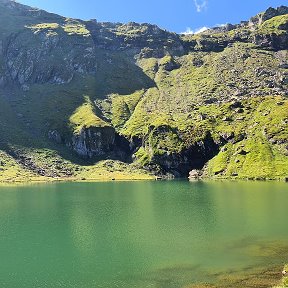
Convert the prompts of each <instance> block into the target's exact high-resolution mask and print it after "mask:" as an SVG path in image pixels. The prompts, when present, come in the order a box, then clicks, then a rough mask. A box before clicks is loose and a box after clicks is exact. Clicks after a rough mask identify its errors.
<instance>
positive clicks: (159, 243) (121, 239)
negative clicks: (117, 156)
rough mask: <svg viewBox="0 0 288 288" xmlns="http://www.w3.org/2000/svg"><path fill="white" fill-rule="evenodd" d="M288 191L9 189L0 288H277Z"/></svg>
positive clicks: (286, 242)
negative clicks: (274, 287)
mask: <svg viewBox="0 0 288 288" xmlns="http://www.w3.org/2000/svg"><path fill="white" fill-rule="evenodd" d="M286 191H288V190H287V184H286V183H277V182H271V183H260V182H195V183H189V182H185V181H170V182H121V183H117V182H113V183H109V182H107V183H61V184H47V185H32V186H17V187H7V186H5V187H0V255H1V259H2V261H0V286H1V287H7V288H10V287H11V288H12V287H13V288H14V287H24V288H25V287H29V288H31V287H32V288H33V287H39V288H42V287H77V288H79V287H80V288H81V287H83V288H88V287H89V288H91V287H105V288H106V287H107V288H108V287H109V288H111V287H112V288H113V287H123V288H124V287H125V288H126V287H127V288H129V287H137V288H142V287H143V288H144V287H145V288H146V287H155V288H169V287H171V288H178V287H179V288H182V287H183V288H184V287H185V288H192V287H194V288H195V287H232V286H233V287H269V286H272V284H274V283H275V281H276V282H277V280H278V279H280V278H281V275H280V273H279V271H281V268H282V266H283V264H284V263H285V262H288V229H285V227H283V225H284V224H285V223H284V220H283V219H286V218H287V216H286V215H287V207H288V197H287V192H286ZM284 226H285V225H284ZM3 259H5V261H4V260H3Z"/></svg>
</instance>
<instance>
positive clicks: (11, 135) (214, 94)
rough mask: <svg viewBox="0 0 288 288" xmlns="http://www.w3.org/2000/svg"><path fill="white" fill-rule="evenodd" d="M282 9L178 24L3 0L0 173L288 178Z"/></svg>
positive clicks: (287, 61) (285, 19)
mask: <svg viewBox="0 0 288 288" xmlns="http://www.w3.org/2000/svg"><path fill="white" fill-rule="evenodd" d="M287 13H288V8H287V7H284V6H283V7H280V8H277V9H273V8H269V9H268V10H267V11H266V12H264V13H260V14H259V15H257V16H255V17H253V18H251V19H250V21H247V22H242V23H241V24H240V25H226V26H225V27H221V28H215V29H210V30H208V31H205V32H204V33H201V34H197V35H177V34H175V33H170V32H167V31H163V30H161V29H160V28H158V27H157V26H155V25H150V24H137V23H133V22H132V23H128V24H121V23H116V24H114V23H99V22H97V21H96V20H91V21H82V20H78V19H67V18H64V17H61V16H58V15H55V14H51V13H47V12H45V11H42V10H37V9H33V8H30V7H27V6H24V5H21V4H19V3H16V2H14V1H9V0H0V14H1V15H0V16H1V17H0V22H1V23H0V24H1V26H0V27H1V28H0V135H1V140H0V151H1V155H2V156H1V163H2V164H1V165H2V168H0V169H2V170H1V171H2V172H1V176H0V180H1V179H2V180H7V179H10V180H11V179H14V180H15V179H19V180H21V178H25V179H26V180H27V179H28V180H29V179H41V178H44V179H45V180H46V179H49V178H51V179H55V178H56V177H58V178H65V179H66V178H67V179H102V178H107V179H111V178H116V179H118V178H121V179H122V178H129V177H132V178H143V177H144V178H149V177H151V175H158V176H160V177H167V176H169V177H170V176H172V177H175V176H176V177H187V176H188V174H189V171H191V170H193V172H192V173H191V175H192V176H193V175H194V176H195V177H198V176H199V175H202V176H205V177H221V178H222V177H235V178H259V179H262V178H273V179H275V178H285V177H287V176H288V143H287V142H288V128H287V123H288V122H287V121H288V109H287V108H288V107H287V106H288V101H287V96H288V93H287V91H288V89H287V85H288V80H287V79H288V78H287V75H288V74H287V67H288V53H287V43H288V41H287V40H288V36H287V28H288V27H287V25H288V24H287V23H288V14H287ZM143 168H144V170H143ZM7 171H8V172H9V171H10V172H9V173H8V172H7ZM15 171H16V172H15Z"/></svg>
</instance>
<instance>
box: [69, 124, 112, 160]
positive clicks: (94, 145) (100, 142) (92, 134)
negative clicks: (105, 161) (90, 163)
mask: <svg viewBox="0 0 288 288" xmlns="http://www.w3.org/2000/svg"><path fill="white" fill-rule="evenodd" d="M114 143H115V129H114V128H112V127H93V128H83V129H82V130H81V131H80V133H79V135H74V136H73V137H72V140H71V143H70V145H71V148H72V149H73V150H74V151H75V152H76V153H77V154H78V155H80V156H83V157H88V158H92V157H93V156H103V155H105V154H106V153H108V152H111V151H112V150H113V146H114Z"/></svg>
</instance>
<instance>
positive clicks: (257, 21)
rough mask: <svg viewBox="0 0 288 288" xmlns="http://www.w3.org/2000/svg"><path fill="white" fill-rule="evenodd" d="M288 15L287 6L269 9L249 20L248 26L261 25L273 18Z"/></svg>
mask: <svg viewBox="0 0 288 288" xmlns="http://www.w3.org/2000/svg"><path fill="white" fill-rule="evenodd" d="M285 14H288V7H287V6H280V7H278V8H273V7H269V8H268V9H267V10H266V11H265V12H262V13H259V14H257V15H256V16H254V17H252V18H251V19H250V25H251V24H253V25H257V26H258V25H261V24H262V23H263V22H265V21H267V20H270V19H272V18H273V17H276V16H280V15H285Z"/></svg>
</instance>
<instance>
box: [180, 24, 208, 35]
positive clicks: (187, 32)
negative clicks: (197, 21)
mask: <svg viewBox="0 0 288 288" xmlns="http://www.w3.org/2000/svg"><path fill="white" fill-rule="evenodd" d="M208 29H209V28H208V27H205V26H204V27H201V28H197V29H195V30H192V29H191V28H190V27H188V28H187V29H186V31H185V32H182V33H181V34H185V35H191V34H199V33H201V32H204V31H206V30H208Z"/></svg>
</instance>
